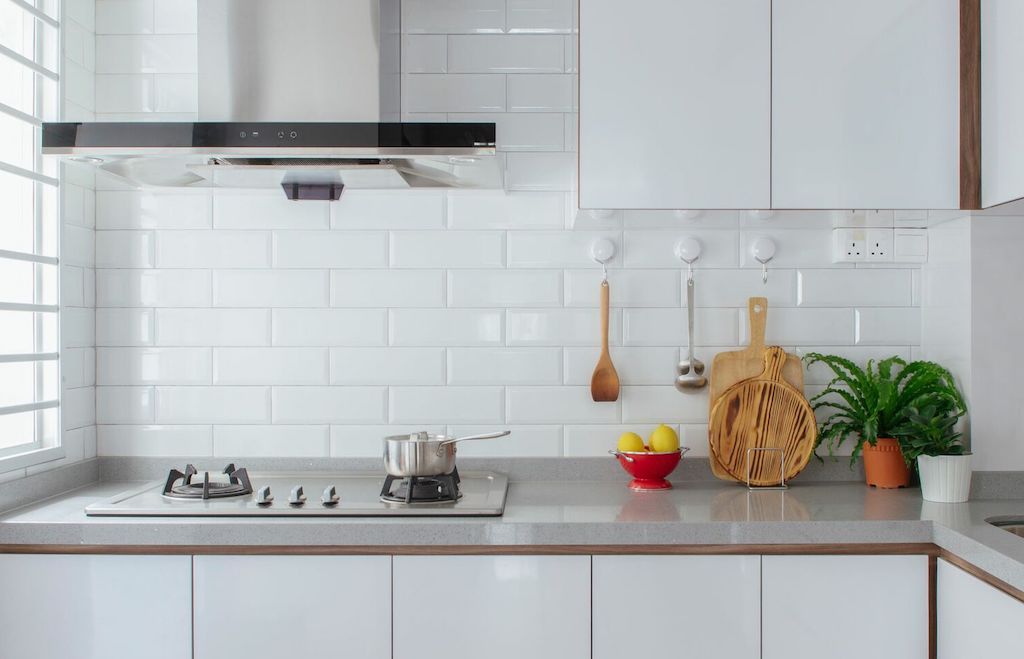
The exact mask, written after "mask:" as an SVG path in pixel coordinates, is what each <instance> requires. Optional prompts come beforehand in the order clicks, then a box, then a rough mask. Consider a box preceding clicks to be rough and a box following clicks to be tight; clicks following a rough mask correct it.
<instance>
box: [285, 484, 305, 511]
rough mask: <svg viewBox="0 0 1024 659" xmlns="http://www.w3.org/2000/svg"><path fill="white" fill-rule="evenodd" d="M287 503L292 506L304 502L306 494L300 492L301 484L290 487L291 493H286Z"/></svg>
mask: <svg viewBox="0 0 1024 659" xmlns="http://www.w3.org/2000/svg"><path fill="white" fill-rule="evenodd" d="M288 503H289V504H291V505H293V506H301V505H302V504H304V503H306V495H305V494H303V493H302V486H301V485H296V486H295V487H293V488H292V493H291V494H289V495H288Z"/></svg>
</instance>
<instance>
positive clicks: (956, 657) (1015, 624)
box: [935, 0, 1024, 659]
mask: <svg viewBox="0 0 1024 659" xmlns="http://www.w3.org/2000/svg"><path fill="white" fill-rule="evenodd" d="M1015 1H1016V0H1015ZM935 586H936V589H935V610H936V624H935V627H936V629H937V634H938V638H937V644H938V648H939V655H938V659H964V658H965V657H1019V656H1021V653H1022V652H1024V649H1022V647H1021V642H1022V641H1024V631H1022V630H1024V602H1020V601H1018V600H1015V599H1013V598H1012V597H1010V596H1009V595H1007V594H1006V593H1003V592H1000V591H998V590H996V589H995V588H993V587H992V586H989V585H988V584H986V583H985V582H983V581H981V580H980V579H978V578H976V577H973V576H971V575H970V574H967V573H966V572H964V571H963V570H961V569H960V568H958V567H955V566H953V565H951V564H949V563H947V562H946V561H944V560H941V559H940V560H939V565H938V574H937V575H936V581H935Z"/></svg>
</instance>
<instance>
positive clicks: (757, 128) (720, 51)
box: [579, 0, 771, 208]
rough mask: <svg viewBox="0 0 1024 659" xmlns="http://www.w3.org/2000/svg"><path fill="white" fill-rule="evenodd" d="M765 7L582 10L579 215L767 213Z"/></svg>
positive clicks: (695, 2)
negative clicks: (582, 211)
mask: <svg viewBox="0 0 1024 659" xmlns="http://www.w3.org/2000/svg"><path fill="white" fill-rule="evenodd" d="M770 37H771V1H770V0H714V1H713V2H709V1H708V0H634V1H633V2H630V3H629V4H628V5H623V3H622V2H620V1H619V0H580V53H579V58H580V62H579V71H580V73H579V81H580V83H579V84H580V97H579V102H580V108H579V131H580V142H579V157H580V169H579V188H580V199H579V201H580V207H581V208H767V207H768V205H769V203H770V198H769V196H770V187H771V183H770V171H769V168H770V166H771V155H770V148H771V145H770V135H771V114H770V112H771V107H770V105H771V90H770V88H769V85H770V80H771V43H770Z"/></svg>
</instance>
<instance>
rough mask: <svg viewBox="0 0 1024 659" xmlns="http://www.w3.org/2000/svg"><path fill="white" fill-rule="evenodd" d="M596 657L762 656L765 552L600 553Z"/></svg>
mask: <svg viewBox="0 0 1024 659" xmlns="http://www.w3.org/2000/svg"><path fill="white" fill-rule="evenodd" d="M593 598H594V602H593V606H594V631H593V634H594V636H593V638H594V655H593V657H594V659H631V658H632V657H679V658H689V657H692V658H693V659H705V658H710V657H714V658H715V659H758V657H760V656H761V557H760V556H594V591H593Z"/></svg>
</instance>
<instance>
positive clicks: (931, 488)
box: [917, 455, 971, 503]
mask: <svg viewBox="0 0 1024 659" xmlns="http://www.w3.org/2000/svg"><path fill="white" fill-rule="evenodd" d="M917 469H918V471H919V472H920V474H921V496H922V497H923V498H924V500H925V501H935V502H936V503H963V502H964V501H967V499H968V498H969V497H970V495H971V456H970V455H922V456H919V457H918V458H917Z"/></svg>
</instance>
